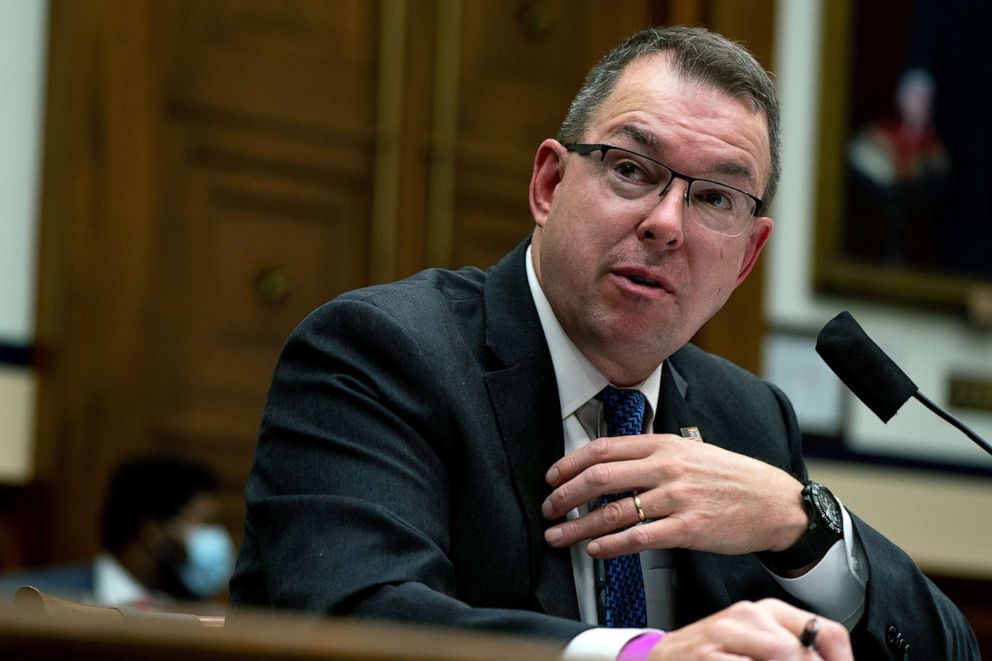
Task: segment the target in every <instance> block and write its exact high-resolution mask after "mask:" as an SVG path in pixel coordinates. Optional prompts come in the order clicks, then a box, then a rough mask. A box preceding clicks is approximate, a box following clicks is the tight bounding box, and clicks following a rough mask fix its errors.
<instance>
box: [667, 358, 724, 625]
mask: <svg viewBox="0 0 992 661" xmlns="http://www.w3.org/2000/svg"><path fill="white" fill-rule="evenodd" d="M686 376H691V375H686ZM690 395H691V393H690V391H689V384H688V382H687V381H686V379H685V378H683V375H682V374H680V373H679V372H678V371H677V370H676V369H675V367H674V366H673V365H672V361H671V360H668V361H666V362H665V367H664V369H663V370H662V375H661V391H660V393H659V395H658V413H657V415H656V416H655V423H654V431H655V433H659V434H675V435H676V436H681V435H682V434H681V431H680V430H681V428H683V427H698V428H699V432H700V434H701V436H702V437H703V441H704V442H706V443H710V444H712V445H718V446H720V447H725V448H726V447H728V446H730V445H733V444H735V442H736V439H734V438H733V437H732V435H731V434H730V433H729V432H728V430H727V429H726V427H725V426H724V425H723V424H722V423H721V422H720V421H719V420H717V419H715V418H711V417H710V416H708V415H706V413H705V412H704V411H702V410H700V409H698V408H696V407H695V406H693V405H692V404H691V403H690V402H689V399H688V398H689V397H690ZM674 552H675V566H676V573H677V576H678V583H679V585H681V586H683V587H682V589H680V590H679V592H678V595H677V604H678V606H677V612H676V618H677V621H678V623H680V624H684V623H686V622H692V621H695V620H697V619H699V618H700V617H702V616H703V615H705V614H706V613H711V612H713V611H715V610H718V609H719V608H722V607H723V606H724V605H728V604H730V603H732V599H731V598H730V593H729V591H728V590H727V584H726V582H725V581H724V580H723V572H722V571H721V567H720V557H719V556H716V555H714V554H711V553H699V552H694V551H686V550H684V549H675V550H674Z"/></svg>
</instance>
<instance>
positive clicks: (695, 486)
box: [542, 434, 808, 558]
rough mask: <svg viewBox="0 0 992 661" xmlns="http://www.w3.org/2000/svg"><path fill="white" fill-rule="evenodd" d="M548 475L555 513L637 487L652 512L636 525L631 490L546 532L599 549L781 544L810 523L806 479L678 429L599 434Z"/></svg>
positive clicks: (743, 548)
mask: <svg viewBox="0 0 992 661" xmlns="http://www.w3.org/2000/svg"><path fill="white" fill-rule="evenodd" d="M546 479H547V481H548V483H549V484H550V485H551V486H553V487H555V489H554V491H552V493H551V495H550V496H548V498H547V500H545V502H544V504H543V505H542V512H543V514H544V516H545V517H547V518H548V519H557V518H560V517H563V516H565V515H566V514H567V513H568V512H569V511H571V510H572V509H574V508H576V507H578V506H580V505H582V504H585V503H588V502H590V501H591V500H593V499H595V498H598V497H599V496H601V495H604V494H615V493H629V492H634V491H636V492H637V494H638V497H639V499H640V504H641V510H642V511H643V512H644V515H645V518H646V521H645V523H643V524H641V525H635V524H637V523H639V521H640V518H639V514H638V511H637V507H636V505H635V503H634V499H633V497H629V498H621V499H619V500H616V501H613V502H611V503H608V504H606V505H603V506H600V507H597V508H596V509H594V510H592V511H591V512H589V513H588V514H586V515H584V516H580V517H578V518H575V519H571V520H569V521H565V522H562V523H560V524H558V525H555V526H552V527H551V528H549V529H548V530H547V531H546V532H545V540H546V541H547V542H548V543H549V544H550V545H551V546H555V547H564V546H571V545H572V544H575V543H576V542H578V541H579V540H583V539H588V540H590V543H589V546H588V552H589V555H591V556H593V557H594V558H613V557H616V556H620V555H627V554H630V553H636V552H639V551H642V550H644V549H649V548H653V549H665V548H686V549H695V550H699V551H710V552H714V553H721V554H726V555H738V554H745V553H753V552H756V551H765V550H773V551H781V550H784V549H786V548H788V547H789V546H791V545H792V544H794V543H795V542H796V541H798V539H799V538H800V537H801V536H802V534H803V532H804V531H805V530H806V526H807V524H808V517H807V515H806V512H805V510H804V509H803V506H802V499H801V496H800V493H801V491H802V488H803V487H802V484H801V483H800V482H799V481H798V480H796V479H795V478H794V477H792V476H791V475H789V474H788V473H786V472H785V471H783V470H781V469H779V468H776V467H774V466H771V465H769V464H766V463H764V462H762V461H759V460H757V459H753V458H751V457H747V456H745V455H742V454H737V453H735V452H730V451H729V450H724V449H722V448H719V447H716V446H713V445H707V444H706V443H700V442H697V441H692V440H688V439H684V438H681V437H679V436H675V435H672V434H644V435H640V436H624V437H623V438H599V439H596V440H595V441H592V442H591V443H589V444H588V445H586V446H584V447H582V448H581V449H579V450H576V451H575V452H572V453H571V454H568V455H566V456H564V457H562V458H561V459H559V460H558V461H557V462H555V464H554V465H553V466H552V467H551V468H550V469H549V470H548V473H547V475H546ZM618 531H619V532H618Z"/></svg>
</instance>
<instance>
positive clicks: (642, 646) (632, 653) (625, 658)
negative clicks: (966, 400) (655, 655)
mask: <svg viewBox="0 0 992 661" xmlns="http://www.w3.org/2000/svg"><path fill="white" fill-rule="evenodd" d="M664 637H665V634H664V633H662V632H660V631H651V632H649V633H645V634H641V635H640V636H638V637H637V638H635V639H633V640H632V641H630V642H629V643H627V644H626V645H624V646H623V649H622V650H620V656H618V657H617V661H644V659H646V658H648V655H649V654H650V653H651V650H653V649H654V646H655V645H657V644H658V641H659V640H661V639H662V638H664Z"/></svg>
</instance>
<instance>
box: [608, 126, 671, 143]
mask: <svg viewBox="0 0 992 661" xmlns="http://www.w3.org/2000/svg"><path fill="white" fill-rule="evenodd" d="M611 133H612V134H622V135H626V136H627V137H628V138H630V139H631V140H633V141H634V142H636V143H637V144H638V145H641V146H642V147H651V148H654V147H657V146H658V145H659V144H661V142H660V141H659V140H658V136H656V135H655V134H653V133H648V132H647V131H645V130H643V129H641V128H639V127H637V126H634V125H633V124H624V125H622V126H619V127H617V128H616V129H615V130H614V131H611Z"/></svg>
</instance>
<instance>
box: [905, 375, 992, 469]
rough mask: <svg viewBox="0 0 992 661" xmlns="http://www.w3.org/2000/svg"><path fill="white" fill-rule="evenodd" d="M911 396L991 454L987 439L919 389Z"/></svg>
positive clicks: (991, 447)
mask: <svg viewBox="0 0 992 661" xmlns="http://www.w3.org/2000/svg"><path fill="white" fill-rule="evenodd" d="M913 397H915V398H916V399H917V400H918V401H919V402H920V403H921V404H923V406H925V407H927V408H928V409H930V410H931V411H933V412H934V413H936V414H937V415H939V416H940V417H941V418H943V419H944V420H946V421H947V422H949V423H951V424H952V425H954V426H955V427H957V428H958V429H959V430H960V431H961V432H962V433H964V435H965V436H967V437H968V438H970V439H971V440H973V441H974V442H975V443H977V444H978V446H979V447H980V448H982V449H983V450H985V451H986V452H988V453H989V454H992V445H989V443H988V441H986V440H985V439H984V438H982V437H981V436H979V435H978V434H976V433H975V432H974V430H972V428H971V427H969V426H968V425H966V424H965V423H963V422H961V421H960V420H958V419H957V418H955V417H954V416H953V415H951V414H950V413H948V412H947V411H945V410H944V409H942V408H940V407H939V406H937V404H935V403H934V402H933V400H931V399H930V398H929V397H927V396H926V395H924V394H923V393H921V392H920V391H919V390H917V391H916V392H914V393H913Z"/></svg>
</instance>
